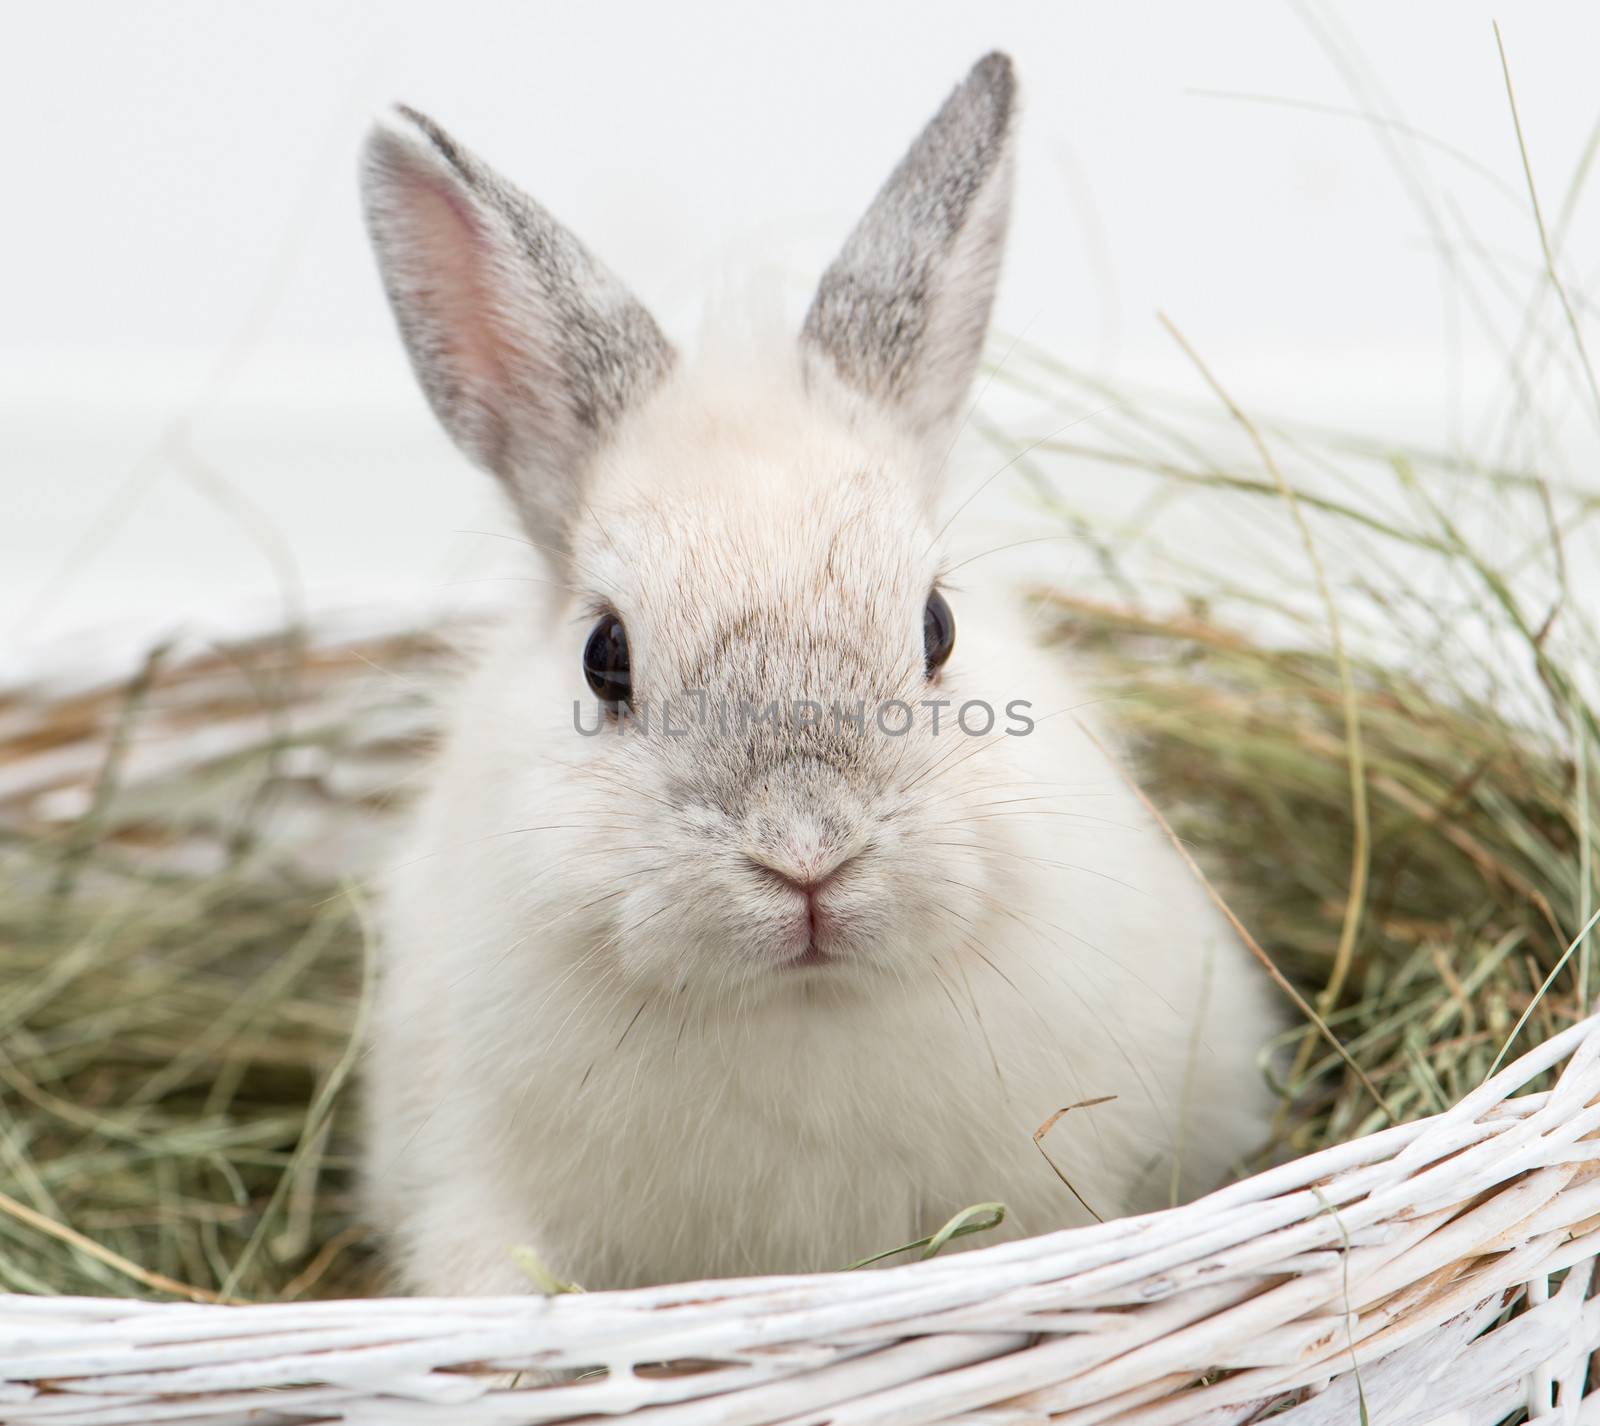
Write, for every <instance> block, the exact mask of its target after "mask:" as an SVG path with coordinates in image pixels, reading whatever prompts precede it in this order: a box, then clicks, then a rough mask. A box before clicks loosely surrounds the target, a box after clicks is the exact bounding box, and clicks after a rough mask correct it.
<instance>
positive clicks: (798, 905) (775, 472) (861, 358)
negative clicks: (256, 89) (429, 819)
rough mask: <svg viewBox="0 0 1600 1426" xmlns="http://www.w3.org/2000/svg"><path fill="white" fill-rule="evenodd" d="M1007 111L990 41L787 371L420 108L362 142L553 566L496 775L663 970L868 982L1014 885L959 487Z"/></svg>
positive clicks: (627, 962) (468, 415)
mask: <svg viewBox="0 0 1600 1426" xmlns="http://www.w3.org/2000/svg"><path fill="white" fill-rule="evenodd" d="M1012 111H1013V81H1012V74H1011V67H1010V63H1009V61H1008V60H1007V59H1006V58H1005V57H1004V56H1001V55H991V56H989V57H987V58H986V59H984V60H982V61H980V62H979V63H978V65H977V66H976V67H975V68H974V69H973V71H972V72H971V74H970V75H969V76H968V77H967V79H966V80H965V81H964V82H963V83H962V84H961V85H960V86H959V87H958V88H957V89H956V90H955V91H954V93H953V94H952V95H951V96H950V98H949V99H948V100H947V101H946V103H945V104H944V106H943V107H942V108H941V109H940V110H939V112H938V114H937V115H936V116H935V117H934V119H933V120H932V121H931V123H930V124H929V125H928V126H927V128H926V129H925V130H924V131H923V132H922V134H921V135H920V136H919V137H918V138H917V140H916V142H915V143H914V144H913V145H912V147H911V149H910V151H909V152H908V153H907V154H906V156H905V157H904V159H903V160H902V161H901V162H900V164H899V166H898V167H897V168H896V169H895V170H894V172H893V174H892V175H891V176H890V178H889V180H888V182H887V183H886V184H885V185H884V187H883V188H882V190H881V191H880V192H879V193H878V195H877V197H876V198H875V200H874V201H873V203H872V205H871V207H870V208H869V210H868V212H867V214H866V216H865V217H864V218H863V219H862V221H861V222H860V224H859V225H858V226H857V227H856V229H855V230H854V232H853V233H852V234H851V235H850V237H849V239H848V240H847V242H846V244H845V246H844V249H843V251H842V253H841V254H840V256H839V257H838V259H837V260H836V261H835V262H834V263H833V265H832V266H831V267H829V268H828V270H827V272H826V274H825V275H824V276H823V278H822V281H821V285H820V287H819V289H818V291H817V293H816V296H815V299H814V300H813V302H812V304H811V307H810V310H809V312H808V314H807V316H806V318H805V321H804V325H803V328H802V330H801V333H800V338H799V341H798V343H796V344H795V345H794V346H793V347H792V348H791V349H790V351H789V353H788V355H787V356H786V358H785V361H784V363H780V365H782V366H783V367H784V370H782V371H780V372H779V374H778V375H777V376H776V377H774V376H772V375H770V374H769V375H765V376H761V375H753V374H752V375H746V374H730V373H721V374H719V375H718V376H716V377H715V378H708V377H707V376H706V374H705V373H703V372H702V373H698V374H696V373H690V372H687V371H685V370H684V369H683V368H684V363H682V362H681V361H680V360H679V359H678V357H677V355H676V353H675V352H674V350H673V348H672V346H671V345H670V344H669V343H668V341H667V340H666V338H665V337H664V336H663V335H662V333H661V332H660V330H659V329H658V327H657V326H656V323H655V322H654V321H653V320H652V318H651V317H650V315H649V314H648V313H647V312H646V311H645V310H644V309H643V307H641V306H640V305H639V303H638V302H637V301H636V300H634V298H632V297H631V296H630V295H629V294H628V293H627V292H626V291H625V290H624V289H623V288H622V287H621V286H620V285H619V283H618V282H617V281H616V279H615V278H613V277H612V276H611V275H610V274H609V273H608V272H607V271H606V270H605V269H604V268H603V267H602V266H601V265H600V264H599V263H598V262H597V261H596V260H595V259H594V258H593V257H592V256H590V254H589V253H588V252H586V251H585V249H584V248H583V247H582V246H581V245H580V244H579V243H578V242H577V240H576V239H575V238H573V237H572V235H571V234H569V233H568V232H567V231H566V230H565V229H564V228H562V227H561V226H560V225H559V224H558V223H557V222H556V221H555V220H554V219H553V218H552V217H551V216H550V215H549V214H548V213H547V212H545V210H544V209H543V208H541V207H539V206H538V205H537V204H536V203H534V202H533V201H532V200H531V199H529V198H527V197H525V196H523V195H522V194H521V193H519V192H518V191H517V190H516V189H514V188H513V187H511V186H510V185H509V184H507V183H506V182H505V181H504V180H502V179H501V178H499V177H498V176H497V175H496V174H494V173H493V172H491V171H490V170H489V169H488V168H487V167H486V166H485V165H484V164H483V163H481V162H480V161H479V160H478V159H476V158H475V157H474V156H473V155H471V154H469V153H468V152H466V151H465V150H464V149H462V148H461V147H460V146H459V145H458V144H456V143H455V142H454V141H453V140H451V139H450V138H449V137H447V136H446V135H445V134H444V133H443V132H441V131H440V130H439V129H438V128H437V126H435V125H434V124H433V123H431V122H430V121H429V120H427V119H426V118H424V117H422V116H421V115H419V114H416V113H412V112H410V111H401V113H400V115H399V117H397V118H396V119H394V120H393V121H390V122H388V123H386V124H384V125H382V126H380V127H379V128H378V129H377V131H376V132H375V133H374V135H373V137H372V139H371V141H370V144H369V147H368V151H367V157H366V168H365V197H366V205H367V216H368V223H369V226H370V229H371V233H372V237H373V241H374V244H375V246H376V249H377V253H378V257H379V261H380V264H381V267H382V270H383V276H384V280H385V284H386V286H387V289H388V293H389V298H390V301H391V303H392V304H393V307H394V310H395V314H396V316H397V318H398V321H399V325H400V329H401V332H402V334H403V336H404V338H405V342H406V345H407V347H408V349H409V351H410V354H411V359H412V362H413V364H414V365H415V367H416V371H417V374H418V376H419V378H420V380H421V383H422V386H423V388H424V390H425V391H426V393H427V395H428V398H429V400H430V401H431V403H432V405H433V408H434V410H435V412H436V413H437V414H438V416H439V419H440V420H441V421H442V422H443V424H444V426H445V427H446V429H447V430H448V431H449V432H450V434H451V435H452V436H453V437H454V439H455V440H456V442H457V443H458V444H459V445H460V446H461V448H462V449H463V450H464V451H465V452H466V453H467V454H468V455H469V456H470V457H471V458H472V459H473V460H474V461H475V462H477V463H478V464H479V465H481V466H483V467H485V468H487V469H488V470H489V471H490V472H492V473H493V474H494V475H495V476H496V477H497V478H498V480H499V481H500V482H501V484H502V485H503V487H504V489H505V490H506V492H507V494H508V495H509V496H510V498H511V500H512V502H513V504H514V505H515V507H516V509H517V511H518V513H519V515H520V517H521V519H522V521H523V523H524V525H525V526H526V528H527V530H528V532H529V535H530V538H531V540H532V541H533V542H534V543H535V544H536V545H537V546H538V547H539V548H540V549H541V550H542V551H543V552H544V554H545V558H546V562H547V565H548V567H549V570H550V572H551V575H552V579H553V580H554V581H555V582H556V583H557V584H558V585H559V586H560V587H561V589H562V594H561V596H560V597H559V598H558V599H557V600H556V601H555V606H556V607H554V608H553V609H552V610H551V611H549V615H548V621H547V623H546V624H544V625H543V626H542V632H541V634H540V636H539V642H541V643H542V645H543V647H544V650H545V652H546V653H548V655H549V661H548V664H541V667H540V670H539V674H538V678H537V679H536V680H532V681H531V682H530V684H529V686H528V687H527V689H526V690H525V695H526V697H527V698H528V699H529V700H533V701H537V702H539V704H540V709H541V710H543V711H542V712H540V711H536V710H535V709H534V708H532V707H531V706H530V707H529V708H527V709H526V710H525V716H526V719H527V723H526V727H527V733H526V737H527V743H528V746H527V755H526V756H527V767H526V768H525V769H524V768H518V767H508V768H505V769H502V770H501V773H502V775H503V777H504V778H506V779H511V780H515V779H518V778H522V777H524V776H526V778H527V781H528V785H529V787H530V788H537V789H538V791H537V793H533V792H530V794H529V802H530V804H533V803H537V804H538V805H529V806H528V809H527V810H528V811H529V813H530V815H531V814H536V813H542V814H545V815H544V816H541V817H538V818H537V820H539V821H542V822H548V823H549V824H552V825H560V826H561V827H563V828H564V829H566V830H564V831H563V832H562V833H561V835H560V836H559V838H558V839H556V840H555V841H554V842H553V843H552V842H545V843H542V844H540V851H539V853H538V855H539V856H540V857H541V858H544V859H545V860H546V861H547V862H548V861H549V859H550V858H551V857H552V856H554V857H555V859H556V861H557V862H560V863H563V864H565V865H566V867H567V870H566V871H565V872H563V873H562V875H561V876H560V877H559V878H557V880H558V883H559V884H560V885H561V886H562V892H561V900H564V901H567V902H570V903H571V906H570V908H569V910H568V911H567V912H566V913H564V914H567V915H572V914H576V910H577V908H578V907H579V906H580V905H581V906H583V907H585V908H589V909H588V910H587V911H586V913H585V914H586V915H587V916H588V917H589V919H591V920H592V921H593V922H594V929H595V931H596V932H597V933H599V934H601V935H602V936H603V937H604V940H605V945H606V947H607V954H608V955H609V956H612V957H614V958H615V963H616V965H617V966H618V967H620V968H621V969H622V970H623V971H624V972H625V973H627V974H629V975H630V976H632V977H636V978H638V979H639V980H641V981H645V982H651V983H656V984H672V985H676V986H679V987H690V986H694V985H700V986H706V987H721V988H727V987H732V986H737V987H739V988H740V989H739V993H740V994H741V995H744V994H746V993H752V994H758V993H761V992H760V991H758V990H756V987H758V986H766V987H769V988H771V993H774V994H781V993H785V992H784V990H783V989H782V987H794V986H800V985H812V986H814V985H816V984H818V983H823V982H825V981H826V980H828V979H829V978H831V979H832V980H833V982H834V983H836V984H840V985H852V984H854V985H859V984H860V983H861V981H862V978H863V977H871V976H874V975H879V974H882V973H883V972H885V971H889V972H892V973H893V972H905V971H907V970H908V969H910V968H913V967H914V966H915V964H916V961H917V958H918V956H919V955H921V954H923V950H924V948H926V947H927V946H928V945H930V944H932V943H938V944H944V945H948V944H951V940H952V937H958V936H960V935H962V934H964V932H963V930H962V928H963V927H967V928H976V927H977V926H978V925H979V924H980V923H981V922H982V921H984V920H986V919H987V918H988V917H989V916H990V914H991V908H992V907H993V906H994V905H995V904H996V902H997V901H998V900H999V899H1001V898H1003V896H1004V894H1005V884H1006V878H1007V876H1008V875H1009V873H1008V872H1007V871H1006V869H1005V866H1004V863H1003V861H1002V859H1001V857H1000V855H999V854H998V853H997V849H996V847H995V842H994V836H993V834H992V833H990V834H984V833H983V832H982V829H981V827H980V823H979V819H977V818H975V817H972V816H965V817H964V816H962V815H960V812H961V809H962V808H963V807H964V806H965V807H967V808H968V809H969V810H970V807H971V803H972V800H973V799H974V798H975V797H977V796H981V795H982V794H983V789H985V788H988V787H992V786H994V785H995V782H996V778H997V776H998V775H999V774H998V765H999V763H1000V762H1003V761H1006V757H1007V754H1006V748H1005V747H1004V746H1001V747H999V748H998V749H997V748H996V747H995V746H994V745H995V744H996V743H997V742H998V743H999V744H1002V745H1004V744H1007V743H1011V744H1012V746H1013V748H1014V746H1015V740H1011V739H1007V737H1006V735H1005V729H1006V727H1007V725H1008V724H1007V720H1008V718H1009V717H1010V716H1011V715H1010V714H1008V712H1007V708H1006V703H1007V700H1008V698H1009V697H1010V696H1011V695H1012V694H1013V693H1015V692H1017V690H1015V689H1008V688H1004V687H995V686H992V684H991V682H990V681H989V680H988V677H987V674H988V672H989V671H992V670H994V669H995V668H996V667H997V665H1003V664H1004V662H1005V658H1004V656H1003V655H1004V651H1001V650H996V649H993V648H990V649H988V650H985V649H983V648H982V647H981V646H976V645H975V646H973V647H972V648H971V649H970V651H969V650H967V649H965V648H964V649H963V651H962V652H960V653H956V654H954V656H952V645H953V643H954V622H955V618H956V617H957V616H958V615H959V613H960V601H959V600H958V599H957V597H956V596H955V595H954V594H952V595H951V597H950V598H949V599H948V600H947V599H946V597H945V595H944V594H943V593H942V592H941V591H940V587H939V586H940V577H941V570H942V560H943V554H942V548H941V542H940V538H939V537H940V534H941V533H942V532H941V530H940V528H939V524H938V521H937V519H936V518H935V515H934V513H933V512H934V510H935V505H936V498H937V496H938V494H939V484H940V479H941V476H942V475H943V471H944V466H945V464H946V462H947V459H948V457H949V454H950V450H951V446H952V444H953V442H954V440H955V437H956V435H957V433H958V430H959V428H960V426H961V424H962V421H963V418H964V416H965V414H966V406H967V401H968V394H969V388H970V386H971V383H972V378H973V374H974V371H975V369H976V366H977V362H978V358H979V354H980V349H981V346H982V343H983V339H984V335H985V331H986V328H987V325H988V319H989V311H990V307H991V304H992V299H993V293H994V286H995V280H996V276H997V272H998V268H999V263H1000V255H1001V248H1002V245H1003V241H1004V236H1005V229H1006V220H1007V210H1008V203H1009V192H1010V169H1011V157H1010V148H1011V120H1012ZM952 606H955V607H954V612H952ZM964 642H965V641H964ZM550 670H555V672H554V673H553V674H552V673H551V672H550ZM1000 671H1001V672H1002V673H1003V672H1004V671H1005V670H1004V669H1003V668H1002V669H1001V670H1000ZM580 701H581V703H582V708H581V713H580V714H579V716H577V717H574V710H575V709H577V707H578V704H579V702H580ZM940 701H945V706H942V707H934V706H930V705H932V704H936V703H939V702H940ZM963 704H976V705H977V707H976V711H973V710H972V709H969V710H968V712H967V714H966V717H965V726H964V727H962V726H958V724H957V715H958V712H959V711H960V709H961V707H962V705H963ZM544 713H549V715H550V716H544ZM936 720H937V721H938V730H937V731H934V729H933V727H932V725H933V724H934V722H935V721H936ZM906 725H909V730H908V731H901V729H902V728H903V727H905V726H906ZM558 729H559V730H560V733H559V735H560V736H561V738H562V746H561V747H560V748H559V749H552V748H551V747H550V746H549V740H550V738H551V737H554V736H557V735H558V734H557V732H556V731H555V730H558ZM974 734H977V736H974ZM985 734H986V735H987V736H984V735H985ZM997 752H998V754H999V757H998V758H996V757H995V756H994V754H995V753H997ZM550 765H558V766H560V767H562V768H563V769H565V771H564V772H563V774H562V775H560V776H559V777H555V778H550V777H548V776H546V775H545V773H543V772H538V771H535V770H534V769H535V768H544V767H548V766H550ZM528 871H529V875H530V878H532V877H533V876H534V874H535V873H536V872H538V871H539V868H537V867H534V866H530V867H529V868H528ZM552 911H553V912H555V913H557V914H562V913H561V906H560V904H559V902H557V903H556V904H555V905H553V906H546V907H545V914H550V913H551V912H552ZM974 934H975V931H974Z"/></svg>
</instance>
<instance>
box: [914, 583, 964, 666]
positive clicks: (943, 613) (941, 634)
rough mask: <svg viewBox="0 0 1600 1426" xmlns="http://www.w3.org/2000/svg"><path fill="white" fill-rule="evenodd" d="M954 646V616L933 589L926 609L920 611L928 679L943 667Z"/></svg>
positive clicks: (937, 592) (941, 597)
mask: <svg viewBox="0 0 1600 1426" xmlns="http://www.w3.org/2000/svg"><path fill="white" fill-rule="evenodd" d="M955 646H956V616H955V615H954V614H952V613H951V612H950V606H949V604H947V603H946V602H945V597H944V595H942V594H940V593H939V591H938V590H937V589H935V590H934V591H933V592H932V593H931V594H929V595H928V605H927V608H925V609H924V610H923V611H922V652H923V655H924V657H925V658H926V659H927V669H928V677H929V678H932V677H933V676H934V674H936V673H938V671H939V670H940V669H941V668H943V667H944V662H945V660H946V659H948V658H949V657H950V651H951V650H952V649H953V648H955Z"/></svg>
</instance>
